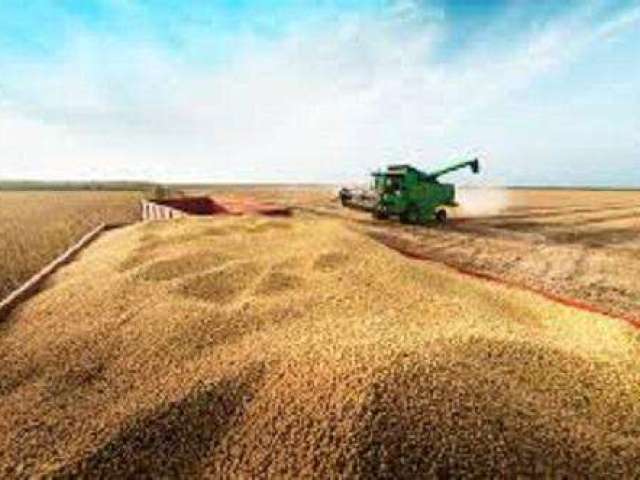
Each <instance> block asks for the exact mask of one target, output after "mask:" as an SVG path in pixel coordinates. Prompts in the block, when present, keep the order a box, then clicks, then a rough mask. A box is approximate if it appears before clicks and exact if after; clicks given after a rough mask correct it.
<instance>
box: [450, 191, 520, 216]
mask: <svg viewBox="0 0 640 480" xmlns="http://www.w3.org/2000/svg"><path fill="white" fill-rule="evenodd" d="M456 197H457V201H458V203H459V204H460V206H459V207H458V208H457V209H456V213H457V214H458V215H459V216H464V217H484V216H488V215H497V214H499V213H500V212H502V211H504V210H506V208H507V207H508V206H509V204H510V192H509V190H508V189H506V188H504V187H501V186H497V185H473V186H466V187H461V188H458V189H457V191H456Z"/></svg>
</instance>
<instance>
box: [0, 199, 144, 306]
mask: <svg viewBox="0 0 640 480" xmlns="http://www.w3.org/2000/svg"><path fill="white" fill-rule="evenodd" d="M139 196H140V194H139V193H133V192H132V193H129V192H30V191H25V192H0V299H2V298H3V297H5V296H6V295H7V294H9V292H11V291H12V290H13V289H15V288H17V287H18V286H19V285H20V284H22V283H23V282H24V281H26V280H27V279H28V278H29V277H30V276H31V275H33V274H34V273H36V272H37V271H38V270H40V269H41V268H42V267H43V266H44V265H46V264H47V263H48V262H50V261H51V260H53V259H54V258H56V256H57V255H59V254H61V253H62V252H63V251H64V250H65V249H66V248H68V247H69V246H70V245H71V244H73V243H74V242H75V241H77V240H78V239H79V238H81V237H82V236H83V235H84V234H86V233H87V232H88V231H89V230H90V229H91V228H93V227H95V226H97V225H99V224H100V223H103V222H114V223H120V222H131V221H136V220H138V217H139V214H138V203H137V200H138V198H139Z"/></svg>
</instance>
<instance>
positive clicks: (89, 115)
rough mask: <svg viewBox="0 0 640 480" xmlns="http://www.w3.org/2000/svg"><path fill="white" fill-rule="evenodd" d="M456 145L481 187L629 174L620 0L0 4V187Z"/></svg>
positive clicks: (270, 170)
mask: <svg viewBox="0 0 640 480" xmlns="http://www.w3.org/2000/svg"><path fill="white" fill-rule="evenodd" d="M475 156H478V157H479V158H480V160H481V163H482V165H483V167H484V168H483V172H484V173H483V176H482V181H483V182H488V183H491V184H498V185H593V186H640V0H633V1H631V0H581V1H571V0H568V1H562V2H560V1H555V0H546V1H545V0H540V1H536V2H534V1H530V2H528V1H524V0H513V1H508V0H485V1H480V0H476V1H473V0H466V1H465V0H433V1H432V0H421V1H419V0H397V1H396V0H376V1H355V0H316V1H301V0H297V1H285V0H279V1H276V0H255V1H248V0H237V1H232V0H215V1H214V0H210V1H205V0H192V1H187V0H153V1H152V0H30V1H28V2H25V1H23V0H2V1H1V2H0V179H10V178H13V179H42V180H65V179H74V180H88V179H96V180H115V179H129V180H152V181H162V182H234V183H235V182H332V183H336V182H337V183H341V182H342V183H344V182H354V181H358V180H366V178H367V176H368V174H369V173H370V172H371V171H372V170H374V169H377V168H380V167H383V166H385V165H387V164H390V163H412V164H415V165H416V166H419V167H421V168H424V169H426V170H429V169H432V168H436V167H439V166H442V165H446V164H447V163H448V162H451V161H453V160H455V159H462V158H468V157H475ZM468 177H469V174H468V173H464V174H463V173H459V174H454V177H453V178H454V179H460V181H463V182H465V181H467V180H468Z"/></svg>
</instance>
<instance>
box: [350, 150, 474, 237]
mask: <svg viewBox="0 0 640 480" xmlns="http://www.w3.org/2000/svg"><path fill="white" fill-rule="evenodd" d="M466 167H470V168H471V171H472V172H473V173H478V172H479V171H480V164H479V162H478V159H477V158H476V159H473V160H466V161H463V162H458V163H455V164H453V165H451V166H449V167H446V168H443V169H441V170H436V171H434V172H423V171H421V170H419V169H417V168H415V167H412V166H411V165H390V166H388V167H387V169H386V170H384V171H377V172H374V173H373V174H372V176H373V182H372V189H371V191H370V192H369V193H362V192H360V193H357V194H354V191H353V190H349V189H346V188H343V189H342V190H340V200H341V202H342V205H343V206H346V207H351V208H357V209H361V210H366V211H370V212H372V214H373V216H374V218H376V219H387V218H390V217H396V218H399V219H400V221H401V222H402V223H408V224H414V225H424V224H427V223H430V222H433V221H436V222H438V223H445V222H446V220H447V211H446V210H445V209H444V208H443V207H455V206H457V205H458V204H457V203H456V201H455V186H454V185H453V184H449V183H440V182H439V181H438V179H439V178H440V177H441V176H442V175H445V174H447V173H450V172H453V171H455V170H460V169H462V168H466Z"/></svg>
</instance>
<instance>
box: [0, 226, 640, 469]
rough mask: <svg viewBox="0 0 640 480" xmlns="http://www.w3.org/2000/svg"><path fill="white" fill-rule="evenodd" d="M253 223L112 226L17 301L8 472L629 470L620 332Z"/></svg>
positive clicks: (631, 392) (0, 461)
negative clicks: (136, 259) (131, 261)
mask: <svg viewBox="0 0 640 480" xmlns="http://www.w3.org/2000/svg"><path fill="white" fill-rule="evenodd" d="M260 222H261V220H258V219H255V218H251V217H246V218H217V219H207V220H202V219H181V220H176V221H171V222H164V223H161V224H160V223H159V224H154V225H153V226H151V225H137V226H135V227H129V228H126V229H123V230H121V231H115V232H110V233H109V234H107V235H106V236H105V237H103V238H101V239H100V240H98V241H97V242H96V243H95V244H94V245H92V246H91V247H90V248H89V249H88V250H87V251H86V252H85V253H84V254H83V255H82V257H81V258H80V259H79V260H78V261H77V262H75V263H74V264H72V265H70V266H68V267H67V268H65V269H64V270H62V271H60V272H59V273H58V274H57V275H56V277H55V281H54V282H53V285H51V286H50V287H49V288H48V289H46V290H45V291H43V292H42V293H40V294H39V295H38V296H36V297H34V298H32V299H31V300H30V301H29V302H28V303H26V304H25V305H24V306H23V307H22V308H21V309H19V310H18V311H16V312H14V314H13V315H12V317H11V318H10V319H9V321H8V322H7V323H6V324H4V325H2V326H0V361H2V364H3V365H5V366H6V367H5V368H3V370H2V372H0V399H1V402H0V465H1V467H0V468H2V472H3V473H4V474H5V476H25V477H26V476H32V475H51V476H71V475H82V476H85V477H91V478H93V477H99V476H105V477H117V478H122V477H127V476H135V475H141V474H147V475H152V476H162V475H169V476H178V475H182V476H187V475H201V476H209V477H216V478H219V477H231V478H234V477H235V478H250V477H256V476H273V477H280V476H289V477H304V476H309V475H316V476H319V477H331V476H336V475H343V476H362V477H371V476H380V477H388V478H397V477H405V478H415V477H429V476H432V475H441V476H447V475H449V476H459V475H465V474H466V475H476V476H507V475H509V476H512V475H514V474H515V473H522V474H538V475H557V474H565V475H568V476H595V477H621V476H625V475H626V476H637V475H638V473H639V470H638V467H637V466H638V465H640V440H638V439H639V438H640V435H639V434H640V401H639V400H640V373H638V369H637V362H638V358H639V355H640V335H638V333H637V332H636V331H635V330H633V329H632V328H631V327H630V326H628V325H626V324H624V323H622V322H616V321H615V320H613V319H611V318H607V317H603V316H600V315H595V314H590V313H587V312H583V311H579V310H575V309H571V308H569V307H566V306H562V305H558V304H555V303H553V302H551V301H549V300H546V299H543V298H541V297H539V296H536V295H534V294H532V293H529V292H526V291H520V290H515V289H511V288H507V287H503V286H499V285H494V284H487V283H486V282H483V281H481V280H475V279H470V278H468V277H464V276H461V275H458V274H456V273H455V272H453V271H451V270H449V269H446V268H444V267H439V266H436V265H431V264H425V263H420V262H415V261H412V260H409V259H407V258H404V257H402V256H400V255H399V254H397V253H396V252H394V251H392V250H389V249H387V248H385V247H384V246H382V245H380V244H379V243H377V242H376V241H374V240H372V239H370V238H368V237H367V236H366V235H364V234H361V233H358V232H357V231H353V230H351V229H349V228H347V227H346V226H345V225H344V223H342V222H341V221H337V220H322V221H317V220H316V221H313V220H309V219H304V218H295V217H294V218H291V219H287V220H281V221H280V220H278V222H288V223H290V227H288V228H286V227H285V228H280V227H277V228H266V227H265V228H262V229H260V228H259V229H258V230H262V231H259V232H255V225H260V224H261V223H260ZM211 229H213V231H215V232H216V234H214V235H211V234H210V232H211V231H212V230H211ZM152 230H153V231H152ZM252 231H253V233H250V232H252ZM220 232H229V233H228V234H226V235H221V234H219V233H220ZM151 234H153V236H154V237H153V239H151V240H153V242H152V246H151V247H150V248H151V252H150V253H149V252H147V251H146V250H145V249H146V247H145V245H148V241H149V240H150V238H149V237H148V236H149V235H151ZM185 235H188V236H189V238H190V240H189V241H187V242H185V241H184V238H185V237H184V236H185ZM136 252H138V253H137V254H138V255H139V254H147V253H148V257H147V258H146V260H145V261H144V262H143V263H142V264H140V265H139V266H137V267H135V268H132V269H127V270H123V269H122V268H121V265H122V262H125V261H126V260H127V259H128V258H131V256H132V255H136ZM221 254H224V256H225V258H228V259H229V260H228V261H226V262H224V263H219V264H216V262H217V261H218V260H217V259H219V258H220V255H221ZM178 258H186V259H202V261H200V262H198V261H195V260H194V261H192V260H188V261H186V262H185V263H184V264H180V266H179V267H178V266H176V265H178V264H177V263H175V262H173V263H172V261H173V260H174V259H178ZM207 258H211V259H214V260H212V262H213V264H207V261H208V260H207ZM149 265H155V266H154V270H153V271H154V275H156V278H159V279H160V280H159V281H158V280H142V279H141V277H140V276H141V274H142V272H145V271H146V272H147V273H148V270H146V269H147V268H149ZM183 265H184V266H183Z"/></svg>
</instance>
